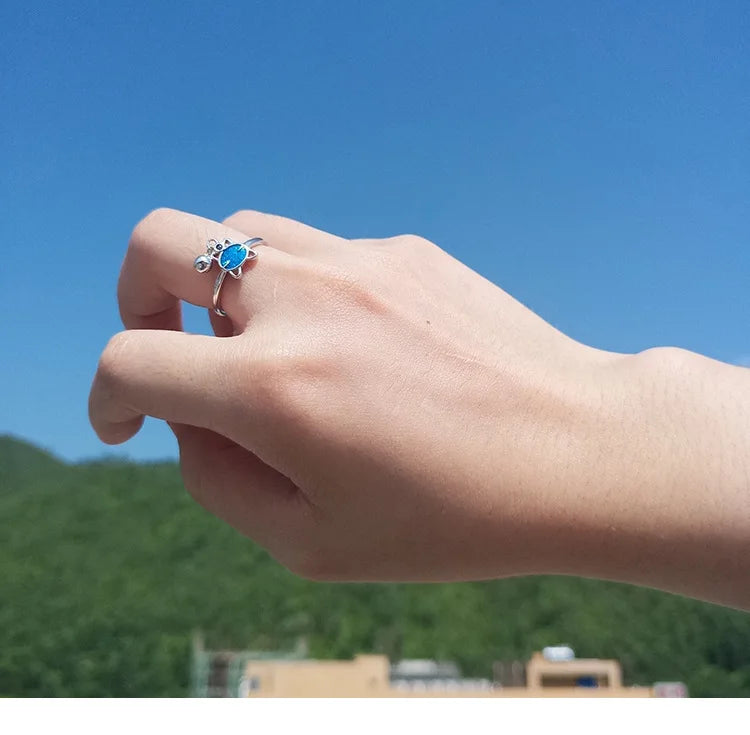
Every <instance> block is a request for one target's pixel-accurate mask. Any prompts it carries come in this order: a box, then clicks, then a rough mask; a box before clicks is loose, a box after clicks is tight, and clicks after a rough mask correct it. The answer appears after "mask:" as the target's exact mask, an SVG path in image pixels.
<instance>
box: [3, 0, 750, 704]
mask: <svg viewBox="0 0 750 735" xmlns="http://www.w3.org/2000/svg"><path fill="white" fill-rule="evenodd" d="M748 38H750V5H748V3H747V2H745V1H744V0H736V1H733V0H722V1H721V2H709V1H708V0H706V1H704V2H698V1H695V2H691V1H678V0H674V1H673V2H668V1H663V2H650V3H642V2H627V1H625V0H623V1H620V2H615V1H613V2H599V1H596V2H594V1H591V2H588V1H586V0H581V1H579V2H576V3H566V4H563V3H557V2H553V1H552V0H549V1H546V2H542V1H540V0H530V1H528V2H428V1H427V0H420V1H416V0H410V1H409V2H395V1H386V2H354V1H352V2H322V1H320V0H310V1H308V2H304V3H302V2H263V3H261V2H239V1H235V2H228V3H217V2H159V3H146V2H141V3H132V2H131V3H109V2H98V3H94V2H88V3H82V2H62V3H61V2H45V3H21V2H15V1H9V0H5V2H3V3H2V5H0V99H1V100H2V109H3V114H2V116H0V205H1V210H0V211H1V212H2V216H1V217H0V239H1V240H2V242H3V243H4V248H5V263H6V265H5V266H4V267H2V268H0V306H1V307H2V319H1V321H0V354H1V355H2V361H1V364H2V367H3V377H4V388H5V389H4V391H3V393H2V399H0V433H2V434H3V435H4V436H3V437H2V438H0V529H1V531H0V695H16V696H25V695H26V696H30V695H70V696H78V695H85V696H99V695H112V696H117V695H119V696H128V695H143V696H160V695H176V696H179V695H187V694H190V693H197V694H203V695H205V694H207V693H210V691H209V689H211V687H210V686H209V679H211V677H212V676H213V677H214V680H215V681H214V684H216V686H214V687H213V689H215V690H216V691H217V692H218V691H220V690H221V689H222V686H223V684H222V682H225V683H226V682H229V683H227V687H229V689H231V692H230V693H232V694H236V693H237V689H236V687H235V686H234V684H235V683H236V681H241V682H244V683H243V684H242V686H244V687H245V688H244V690H243V691H245V692H246V693H247V691H248V687H250V689H251V688H252V686H251V684H248V682H250V683H252V681H253V677H250V678H248V677H247V676H243V674H244V672H245V668H244V667H245V665H246V663H247V660H250V659H251V658H252V656H251V655H250V654H253V655H255V656H256V657H259V656H262V655H266V656H272V655H277V656H282V655H283V656H291V657H296V658H307V657H313V658H318V659H340V660H348V659H351V658H352V657H353V656H355V655H357V654H362V653H371V654H382V655H383V656H385V657H386V658H387V660H388V661H389V662H391V663H393V664H396V662H398V661H402V660H404V659H426V660H428V661H442V662H446V661H450V662H454V663H455V665H456V667H455V668H454V669H450V670H449V671H450V676H452V677H453V678H454V679H455V677H456V676H458V675H459V674H460V675H462V676H466V677H475V678H476V677H479V678H480V679H482V680H493V681H498V680H502V679H504V678H507V675H506V673H504V672H507V671H510V670H511V669H508V668H507V666H506V664H507V665H508V666H510V664H509V663H508V662H513V661H526V660H527V659H529V657H531V655H532V653H533V652H534V651H538V650H541V649H542V648H544V647H545V646H550V645H555V644H559V643H567V644H570V645H571V646H572V647H573V648H574V649H575V651H576V654H578V655H579V656H583V657H590V658H602V659H617V660H618V661H619V662H620V663H621V664H622V671H623V676H624V681H625V684H626V685H631V684H643V685H646V686H650V685H651V684H653V683H654V682H656V681H665V680H666V681H672V680H677V681H682V682H685V683H687V684H688V687H689V690H690V692H691V694H693V695H724V696H743V695H747V694H750V618H749V617H748V616H747V615H744V614H742V613H739V612H735V611H730V610H726V609H721V608H718V607H713V606H710V605H706V604H702V603H697V602H693V601H689V600H685V599H683V598H679V597H675V596H670V595H666V594H662V593H657V592H654V591H650V590H643V589H637V588H631V587H627V586H623V585H615V584H608V583H603V582H593V581H587V580H578V579H558V578H538V579H519V580H505V581H497V582H491V583H482V584H462V585H430V586H407V585H345V586H336V585H325V584H316V583H310V582H305V581H302V580H299V579H296V578H295V577H293V576H292V575H291V574H289V573H288V572H286V571H285V570H284V569H283V568H281V567H280V566H279V565H277V564H276V563H275V562H273V561H272V560H270V559H269V558H268V557H267V556H266V555H265V553H263V552H262V551H260V550H259V549H257V548H256V547H255V546H254V545H253V544H252V543H251V542H250V541H248V540H246V539H243V538H241V537H239V536H238V535H237V534H236V533H235V532H234V531H232V530H231V529H228V528H226V527H224V526H223V525H221V524H220V523H219V522H218V521H216V520H214V519H213V518H211V517H209V516H208V515H206V514H205V513H204V512H203V511H202V510H201V509H199V508H197V507H196V506H195V505H193V504H192V502H191V501H190V500H189V499H188V498H187V497H186V496H185V494H184V492H183V491H182V489H181V486H180V481H179V473H178V471H177V469H176V466H175V465H174V459H175V457H176V446H175V444H174V441H173V439H172V437H171V434H170V433H169V431H168V430H167V429H166V428H165V427H164V426H162V425H160V424H159V423H158V422H148V423H147V425H146V427H145V428H144V430H143V431H142V432H141V434H140V435H139V436H138V437H136V438H135V439H133V440H132V441H131V442H129V443H128V444H127V445H125V446H124V447H122V448H119V449H117V450H114V451H113V450H111V449H108V448H105V447H103V446H102V445H100V444H99V443H98V441H97V439H96V437H95V436H94V434H93V432H92V431H91V429H90V428H89V426H88V423H87V419H86V399H87V393H88V387H89V382H90V379H91V377H92V375H93V371H94V369H95V366H96V361H97V359H98V355H99V352H100V350H101V349H102V347H103V346H104V345H105V344H106V342H107V340H108V338H109V337H110V336H111V335H112V334H113V333H114V332H116V331H118V330H119V329H120V324H119V320H118V315H117V306H116V301H115V285H116V280H117V274H118V269H119V264H120V262H121V259H122V256H123V253H124V249H125V247H126V244H127V240H128V236H129V233H130V231H131V229H132V228H133V226H134V225H135V223H136V222H137V221H138V220H139V219H140V218H141V217H143V216H144V215H145V214H146V213H147V212H148V211H150V210H151V209H154V208H156V207H159V206H170V207H175V208H178V209H183V210H187V211H191V212H195V213H198V214H201V215H203V216H207V217H211V218H214V219H222V218H223V217H225V216H227V215H229V214H230V213H232V212H233V211H235V210H237V209H240V208H253V209H259V210H264V211H270V212H274V213H278V214H283V215H286V216H289V217H293V218H296V219H300V220H303V221H305V222H308V223H310V224H312V225H315V226H317V227H319V228H322V229H326V230H329V231H332V232H335V233H337V234H341V235H345V236H351V237H365V236H366V237H379V236H389V235H394V234H399V233H404V232H413V233H417V234H420V235H423V236H425V237H427V238H429V239H431V240H433V241H435V242H437V243H438V244H439V245H441V246H442V247H443V248H445V249H446V250H448V251H449V252H451V253H452V254H454V255H455V256H456V257H458V258H459V259H461V260H463V261H464V262H466V263H467V264H469V265H470V266H471V267H473V268H475V269H476V270H478V271H479V272H480V273H482V274H483V275H484V276H486V277H487V278H489V279H491V280H492V281H494V282H495V283H497V284H498V285H500V286H501V287H502V288H504V289H505V290H506V291H508V292H509V293H511V294H512V295H513V296H515V297H516V298H518V299H520V300H521V301H523V302H524V303H526V304H527V305H528V306H529V307H531V308H532V309H533V310H535V311H536V312H537V313H539V314H540V315H541V316H543V317H544V318H545V319H547V320H548V321H550V322H551V323H553V324H554V325H555V326H557V327H558V328H560V329H561V330H563V331H564V332H566V333H567V334H569V335H571V336H572V337H574V338H576V339H578V340H581V341H583V342H586V343H589V344H592V345H594V346H596V347H601V348H605V349H609V350H617V351H623V352H628V351H629V352H634V351H638V350H642V349H645V348H648V347H651V346H655V345H665V344H671V345H678V346H681V347H685V348H688V349H692V350H696V351H698V352H701V353H703V354H707V355H710V356H711V357H715V358H717V359H720V360H724V361H728V362H735V363H738V364H748V365H750V340H749V339H748V328H747V323H748V320H747V317H748V314H750V289H748V287H747V284H748V277H749V276H750V248H748V244H749V243H748V240H749V237H748V221H749V218H748V202H749V201H750V49H749V48H748ZM187 309H188V311H187V320H186V323H187V327H188V328H189V329H191V330H192V331H204V332H207V331H208V320H207V318H206V315H205V314H204V313H203V312H202V311H200V310H197V309H194V308H192V307H187ZM219 650H221V651H233V652H237V655H236V656H235V655H234V654H232V655H231V656H230V655H228V654H227V655H228V657H226V656H225V658H224V659H221V661H220V662H219V664H218V667H219V668H221V666H224V671H223V673H221V672H219V673H218V674H217V673H216V672H214V673H211V672H212V667H214V668H216V666H217V664H216V660H217V659H216V657H215V656H213V654H210V653H207V652H211V651H219ZM239 652H245V653H242V654H241V655H240V654H239ZM274 652H275V653H274ZM219 658H221V657H219ZM222 661H223V663H222ZM503 662H506V663H503ZM504 666H505V668H503V667H504ZM232 667H234V668H232ZM408 668H409V667H408V665H407V669H408ZM511 668H512V667H511ZM230 669H231V671H230ZM417 669H419V667H418V666H417ZM428 669H429V666H428ZM412 670H413V669H412ZM425 670H427V669H425ZM430 670H432V669H430ZM435 671H437V670H435ZM446 671H448V669H446ZM493 672H494V673H493ZM392 676H396V674H392ZM430 676H432V675H430ZM586 676H588V675H586ZM191 677H192V679H191ZM217 677H218V678H217ZM222 677H223V678H222ZM232 677H234V678H232ZM493 677H494V678H493ZM402 678H403V677H402ZM407 678H408V676H407ZM449 678H450V677H449ZM510 678H511V679H513V676H511V677H510ZM516 678H518V677H516ZM579 678H580V677H579ZM583 678H585V677H583ZM522 679H524V677H523V676H521V677H520V679H519V682H520V681H521V680H522ZM589 679H590V677H589ZM230 680H231V681H230ZM581 680H583V679H581ZM217 681H218V682H219V683H218V684H217V683H216V682H217ZM501 683H502V682H501ZM506 683H508V682H506ZM516 683H518V682H516ZM579 683H580V682H579ZM220 684H221V686H220ZM589 684H590V682H589ZM229 689H227V691H229Z"/></svg>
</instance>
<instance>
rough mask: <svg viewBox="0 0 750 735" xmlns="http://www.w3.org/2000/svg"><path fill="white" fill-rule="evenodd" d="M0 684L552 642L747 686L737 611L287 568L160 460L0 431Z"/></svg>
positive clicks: (175, 691)
mask: <svg viewBox="0 0 750 735" xmlns="http://www.w3.org/2000/svg"><path fill="white" fill-rule="evenodd" d="M0 524H1V525H0V528H1V529H2V537H1V539H0V696H56V695H57V696H100V695H111V696H133V695H142V696H160V695H178V696H179V695H183V694H187V692H188V680H189V671H190V668H189V663H190V662H189V656H190V641H191V634H192V632H193V631H195V630H201V631H203V633H204V635H205V638H206V643H207V645H208V646H209V647H222V648H230V647H237V648H252V649H273V650H278V649H284V648H292V647H294V645H295V644H296V643H297V641H298V640H299V639H300V638H304V639H305V640H306V641H307V644H308V646H309V650H310V654H311V655H312V656H315V657H326V658H347V657H350V656H352V655H354V654H356V653H359V652H372V651H382V652H385V653H387V654H388V655H389V656H391V657H392V658H398V657H400V656H404V657H412V658H441V659H454V660H456V661H457V662H459V663H460V664H461V666H462V667H463V671H464V673H466V674H472V675H480V676H490V675H491V665H492V661H494V660H498V659H513V658H525V657H527V656H528V655H529V654H530V653H531V652H532V651H533V650H536V649H539V648H540V647H542V646H544V645H548V644H556V643H560V642H566V643H569V644H571V645H572V646H573V647H574V648H575V650H576V652H577V654H578V655H580V656H599V657H617V658H619V659H620V660H621V661H622V663H623V667H624V673H625V677H626V681H627V682H628V683H633V684H636V683H638V684H650V683H652V682H653V681H657V680H682V681H685V682H687V684H688V686H689V687H690V691H691V694H692V695H693V696H696V695H724V696H746V695H750V615H746V614H743V613H740V612H737V611H732V610H727V609H723V608H720V607H715V606H711V605H707V604H704V603H699V602H695V601H692V600H687V599H683V598H681V597H676V596H673V595H666V594H662V593H659V592H655V591H652V590H645V589H638V588H634V587H629V586H626V585H617V584H611V583H604V582H595V581H590V580H581V579H574V578H552V577H543V578H531V579H510V580H501V581H496V582H486V583H471V584H446V585H331V584H320V583H314V582H307V581H304V580H300V579H297V578H296V577H294V576H293V575H292V574H290V573H289V572H287V571H286V570H285V569H283V568H282V567H281V566H279V565H278V564H276V563H275V562H274V561H273V560H272V559H270V558H269V557H268V556H267V555H266V554H265V553H264V552H263V551H261V550H260V549H258V548H257V547H256V546H254V545H253V543H252V542H251V541H249V540H247V539H245V538H243V537H241V536H239V535H238V534H237V533H236V532H234V531H233V530H232V529H230V528H228V527H227V526H225V525H224V524H222V523H221V522H219V521H217V520H216V519H214V518H213V517H211V516H209V515H208V514H207V513H206V512H204V511H203V510H202V509H201V508H199V507H198V506H196V505H195V504H194V503H193V502H192V500H191V499H190V498H189V497H188V496H187V495H186V494H185V492H184V491H183V489H182V486H181V484H180V477H179V471H178V469H177V467H176V466H175V465H173V464H151V465H139V464H129V463H124V462H123V463H120V462H93V463H88V464H82V465H66V464H63V463H61V462H59V461H57V460H56V459H55V458H54V457H51V456H50V455H48V454H46V453H44V452H42V451H40V450H38V449H36V448H35V447H32V446H30V445H28V444H25V443H23V442H19V441H17V440H14V439H12V438H8V437H6V438H0Z"/></svg>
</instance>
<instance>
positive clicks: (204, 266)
mask: <svg viewBox="0 0 750 735" xmlns="http://www.w3.org/2000/svg"><path fill="white" fill-rule="evenodd" d="M262 242H263V238H262V237H253V238H250V239H249V240H245V242H242V243H240V242H232V241H231V240H224V242H223V243H221V242H219V241H218V240H214V239H213V238H211V239H210V240H209V241H208V245H207V246H206V252H205V254H203V255H199V256H198V257H197V258H196V259H195V260H194V261H193V268H195V270H197V271H198V273H207V272H208V271H210V270H211V266H212V265H213V264H214V261H216V262H217V263H218V264H219V268H220V270H219V275H218V276H216V282H215V283H214V298H213V304H214V311H215V312H216V313H217V314H218V315H219V316H226V315H227V313H226V312H225V311H224V310H223V309H222V308H221V307H220V306H219V293H220V291H221V286H222V284H223V283H224V279H225V278H226V277H227V273H229V275H230V276H232V278H239V277H240V276H241V275H242V266H243V265H244V264H245V263H247V262H248V261H249V260H255V259H256V258H257V257H258V253H257V252H256V251H255V250H253V246H254V245H259V244H260V243H262Z"/></svg>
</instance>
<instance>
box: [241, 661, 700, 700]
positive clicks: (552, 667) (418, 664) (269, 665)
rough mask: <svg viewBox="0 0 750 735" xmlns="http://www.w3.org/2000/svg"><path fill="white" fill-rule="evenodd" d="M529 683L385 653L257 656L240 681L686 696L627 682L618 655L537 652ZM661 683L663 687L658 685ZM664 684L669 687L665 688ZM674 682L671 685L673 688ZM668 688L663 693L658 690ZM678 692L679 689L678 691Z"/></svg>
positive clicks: (256, 693) (486, 693)
mask: <svg viewBox="0 0 750 735" xmlns="http://www.w3.org/2000/svg"><path fill="white" fill-rule="evenodd" d="M525 669H526V670H525V684H524V685H521V686H510V687H504V686H500V685H499V684H496V683H493V682H491V681H489V680H488V679H464V678H462V677H460V675H459V673H458V669H457V668H456V667H455V665H452V664H440V663H437V662H434V661H404V662H401V663H399V664H396V665H395V666H391V665H390V664H389V662H388V659H387V658H386V657H385V656H377V655H366V656H365V655H363V656H357V657H356V658H355V659H354V660H353V661H317V660H309V659H308V660H285V661H278V660H276V661H275V660H255V661H250V662H248V664H247V666H246V668H245V675H244V677H243V679H242V681H241V683H240V696H247V697H655V696H685V695H686V692H685V691H684V687H682V688H680V687H681V686H682V685H678V684H671V685H657V686H655V687H624V686H623V685H622V673H621V669H620V664H619V662H618V661H615V660H604V659H575V658H573V659H567V660H550V659H549V658H546V657H545V656H543V655H542V654H541V653H535V654H534V655H533V656H532V658H531V660H530V661H529V662H528V663H527V664H526V667H525ZM659 686H661V687H662V689H661V690H660V689H659ZM664 687H666V688H664ZM669 687H671V689H670V688H669ZM660 691H661V692H664V693H660ZM675 692H677V694H675Z"/></svg>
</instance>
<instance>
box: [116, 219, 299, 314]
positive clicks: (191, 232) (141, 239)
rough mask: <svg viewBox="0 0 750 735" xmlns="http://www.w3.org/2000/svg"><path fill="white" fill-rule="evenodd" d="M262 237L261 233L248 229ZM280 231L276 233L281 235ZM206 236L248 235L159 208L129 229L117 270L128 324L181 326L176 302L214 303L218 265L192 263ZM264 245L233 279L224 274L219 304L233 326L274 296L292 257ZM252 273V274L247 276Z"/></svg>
mask: <svg viewBox="0 0 750 735" xmlns="http://www.w3.org/2000/svg"><path fill="white" fill-rule="evenodd" d="M249 236H251V237H265V235H264V233H263V232H254V233H249ZM284 236H285V235H284V233H283V232H281V231H275V232H274V238H283V237H284ZM210 239H214V240H217V241H218V242H220V243H223V242H224V240H226V239H228V240H231V241H232V242H244V241H245V240H247V239H248V234H244V233H242V232H239V231H237V230H235V229H233V228H232V227H229V226H227V225H222V224H219V223H218V222H214V221H212V220H209V219H205V218H203V217H198V216H196V215H192V214H187V213H185V212H179V211H177V210H172V209H157V210H156V211H154V212H152V213H151V214H149V215H148V216H147V217H146V218H145V219H143V220H142V221H141V222H140V223H139V224H138V225H137V226H136V228H135V229H134V230H133V234H132V236H131V238H130V243H129V245H128V251H127V254H126V256H125V261H124V263H123V266H122V271H121V272H120V281H119V284H118V290H117V295H118V301H119V305H120V315H121V317H122V321H123V324H124V325H125V327H126V328H127V329H181V327H182V322H181V309H180V301H187V302H188V303H191V304H195V305H196V306H204V307H212V306H213V289H214V282H215V279H216V276H217V275H218V273H219V270H220V269H219V268H218V267H217V266H215V267H213V268H211V270H210V271H208V273H205V272H204V273H199V272H197V271H196V270H195V269H194V268H193V261H194V260H195V258H196V256H198V255H200V254H202V253H204V252H205V250H206V244H207V242H208V241H209V240H210ZM267 244H268V245H270V247H267V246H266V245H262V246H260V248H259V251H258V252H259V257H258V258H257V259H256V260H254V261H252V262H248V263H247V264H246V265H245V269H244V271H245V272H244V275H243V277H242V278H241V279H240V280H239V282H237V283H235V282H234V280H235V279H233V278H226V279H225V282H224V284H223V286H222V289H221V292H220V297H221V307H222V308H223V309H224V310H225V311H226V312H227V314H228V316H229V318H230V319H231V321H232V323H233V324H234V325H235V328H237V327H238V326H239V325H242V324H244V323H246V321H247V319H248V318H249V316H250V315H251V313H253V312H254V311H256V310H257V309H258V308H259V307H260V305H261V304H262V303H263V302H264V299H267V298H268V296H269V294H273V295H274V298H275V295H276V292H277V290H278V289H277V281H279V280H280V274H281V272H282V271H284V270H286V269H287V268H288V267H289V266H290V265H291V262H292V261H293V260H294V259H295V258H294V256H292V255H289V254H288V253H285V252H282V251H281V250H279V249H276V248H274V247H273V243H272V242H271V243H267ZM251 274H252V275H251Z"/></svg>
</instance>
